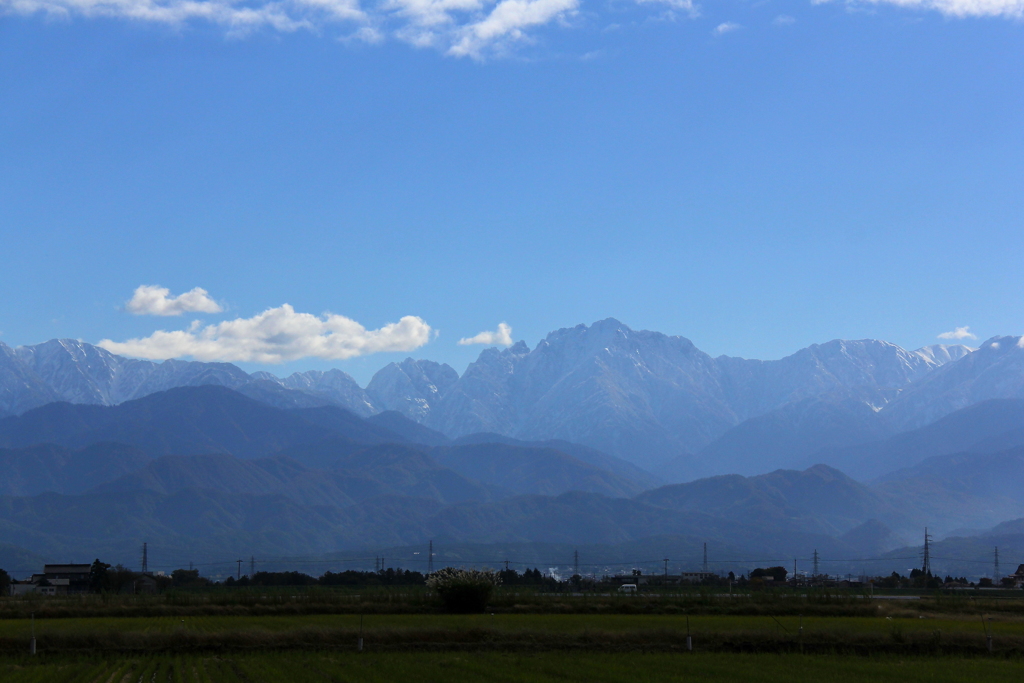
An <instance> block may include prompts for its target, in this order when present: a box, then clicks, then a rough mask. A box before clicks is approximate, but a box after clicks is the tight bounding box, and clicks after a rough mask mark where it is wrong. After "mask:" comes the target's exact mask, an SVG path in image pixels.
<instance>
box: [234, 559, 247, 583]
mask: <svg viewBox="0 0 1024 683" xmlns="http://www.w3.org/2000/svg"><path fill="white" fill-rule="evenodd" d="M235 562H237V563H238V573H237V574H236V575H235V580H236V581H241V580H242V563H243V562H245V560H235Z"/></svg>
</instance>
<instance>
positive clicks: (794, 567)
mask: <svg viewBox="0 0 1024 683" xmlns="http://www.w3.org/2000/svg"><path fill="white" fill-rule="evenodd" d="M793 580H794V581H796V558H795V557H794V558H793Z"/></svg>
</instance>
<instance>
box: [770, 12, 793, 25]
mask: <svg viewBox="0 0 1024 683" xmlns="http://www.w3.org/2000/svg"><path fill="white" fill-rule="evenodd" d="M772 23H773V24H775V25H776V26H789V25H790V24H795V23H796V19H795V18H794V17H791V16H789V15H788V14H780V15H779V16H777V17H775V18H774V19H772Z"/></svg>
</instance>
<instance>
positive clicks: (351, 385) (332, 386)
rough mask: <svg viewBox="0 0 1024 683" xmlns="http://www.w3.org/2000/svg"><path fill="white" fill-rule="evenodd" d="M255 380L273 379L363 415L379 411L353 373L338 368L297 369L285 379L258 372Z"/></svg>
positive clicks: (289, 387) (280, 383) (294, 389)
mask: <svg viewBox="0 0 1024 683" xmlns="http://www.w3.org/2000/svg"><path fill="white" fill-rule="evenodd" d="M252 379H253V380H265V381H268V382H274V383H276V384H279V385H280V386H282V387H284V388H287V389H291V390H293V391H298V392H301V393H305V394H308V395H309V396H311V397H315V398H318V399H319V400H321V401H323V402H325V403H326V404H330V405H336V406H340V407H342V408H345V409H346V410H350V411H352V412H353V413H355V414H356V415H359V416H360V417H367V416H369V415H373V414H374V413H376V412H378V410H379V409H378V407H377V406H376V405H374V403H373V401H372V400H371V399H370V397H369V396H368V395H367V393H366V392H365V391H364V390H363V389H362V387H360V386H359V385H358V384H357V383H356V381H355V380H354V379H352V376H351V375H349V374H348V373H347V372H342V371H341V370H338V369H331V370H326V371H325V370H309V371H307V372H295V373H292V374H291V375H289V376H288V377H284V378H280V377H277V376H276V375H272V374H270V373H269V372H255V373H253V374H252ZM319 405H324V403H321V404H319ZM296 407H298V406H296Z"/></svg>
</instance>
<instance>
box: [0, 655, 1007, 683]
mask: <svg viewBox="0 0 1024 683" xmlns="http://www.w3.org/2000/svg"><path fill="white" fill-rule="evenodd" d="M1022 673H1024V665H1022V664H1021V662H1020V661H1019V660H1006V659H985V658H957V657H938V658H919V657H910V658H895V657H856V656H823V655H803V656H801V655H751V654H729V655H725V654H692V655H685V654H665V653H658V654H644V653H639V652H637V653H621V654H608V653H600V652H587V653H565V652H558V653H553V652H544V653H533V654H528V655H524V654H514V653H513V654H509V653H493V652H485V653H480V652H476V653H466V652H459V653H409V652H401V653H365V654H362V655H358V654H354V653H338V652H303V653H294V652H287V653H276V652H275V653H256V654H240V655H219V656H212V655H179V656H171V655H154V656H139V657H111V658H104V657H96V656H88V655H83V656H80V657H75V658H71V657H66V656H62V657H53V658H50V657H38V658H36V659H35V660H32V659H30V658H28V657H21V658H18V659H17V660H14V661H11V660H8V661H4V662H3V663H2V664H0V679H2V680H3V681H5V683H23V682H24V683H29V682H32V683H36V682H42V681H66V682H67V683H94V682H95V683H108V682H109V683H118V682H125V683H127V682H128V681H132V682H134V681H147V682H149V681H154V682H155V681H159V682H160V683H164V682H166V683H171V682H174V683H178V682H184V681H189V682H195V683H219V682H222V681H223V682H227V681H295V682H296V683H304V682H306V681H309V682H310V683H313V682H316V683H321V682H323V681H339V682H340V681H382V682H383V681H387V682H392V681H401V682H403V683H404V682H408V683H418V682H420V681H424V682H425V681H459V682H462V681H465V682H471V681H482V682H483V681H487V682H494V681H527V682H528V681H609V682H612V683H615V682H618V681H622V682H623V683H626V682H629V683H635V682H637V681H755V682H756V681H766V682H767V681H772V682H774V681H794V682H801V681H807V682H808V683H832V682H835V683H840V682H845V681H881V682H884V681H893V682H894V683H913V682H916V681H934V682H943V681H949V682H951V683H952V682H953V681H957V682H959V681H1014V680H1020V677H1021V674H1022Z"/></svg>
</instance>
